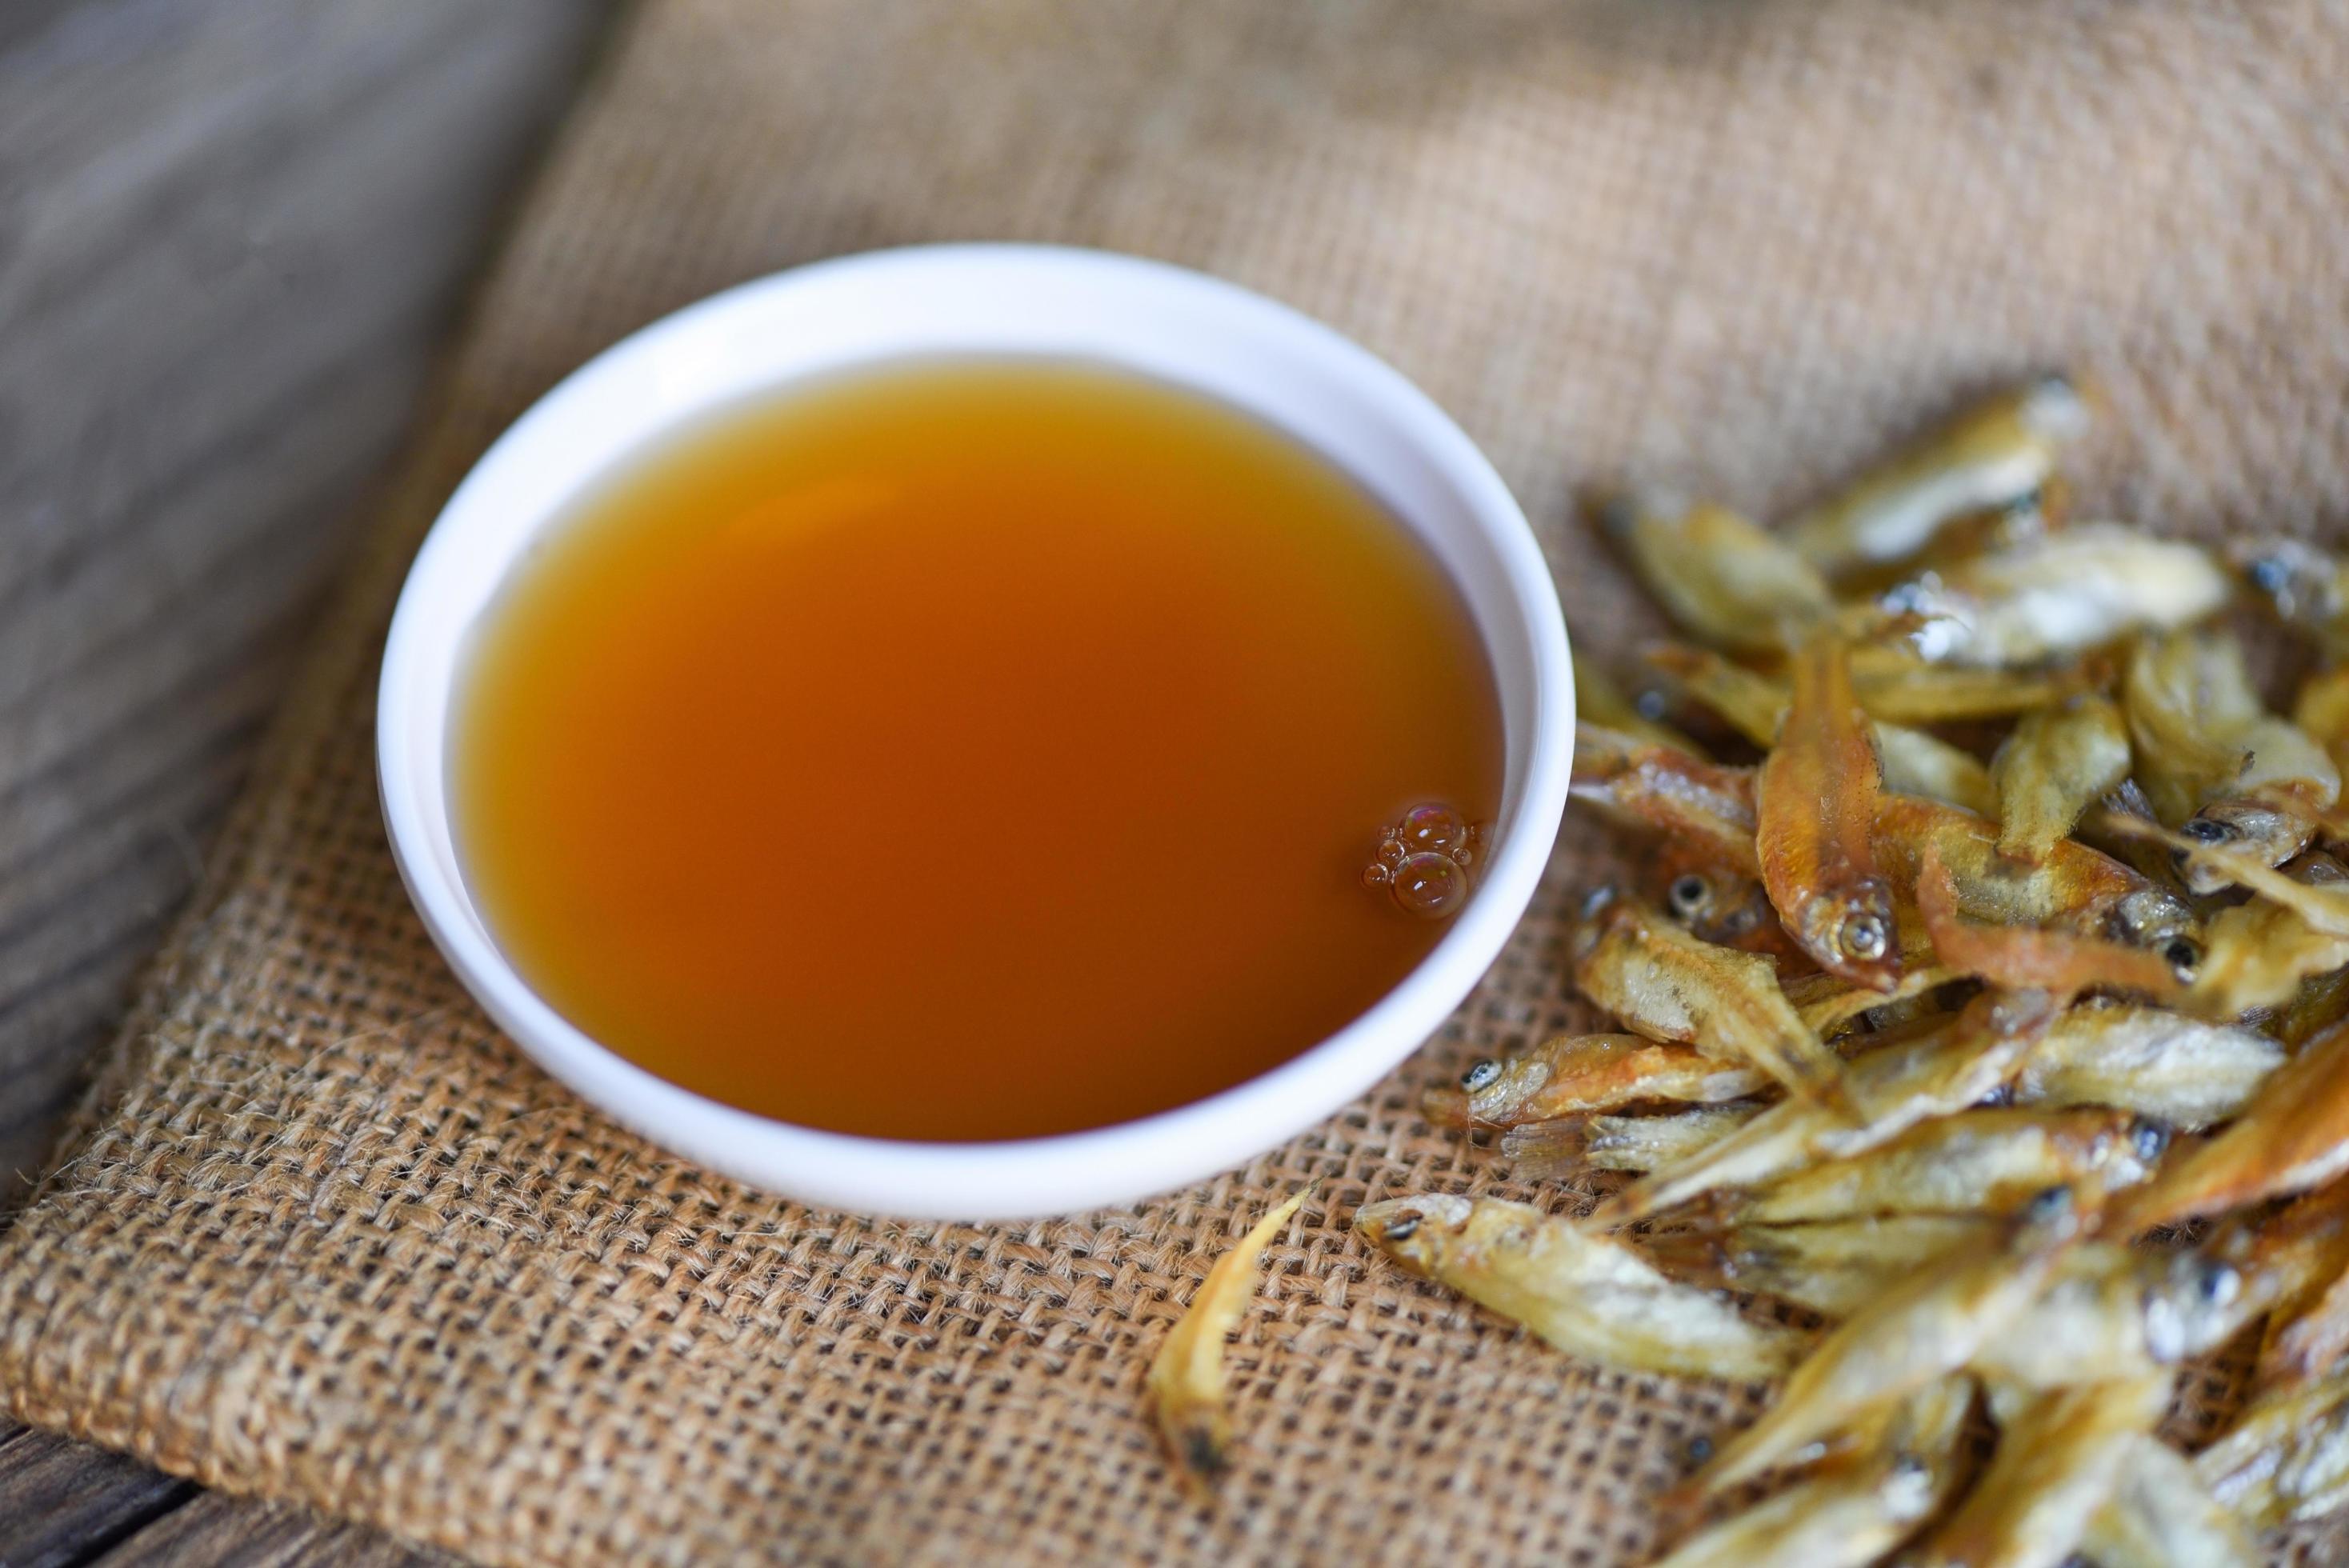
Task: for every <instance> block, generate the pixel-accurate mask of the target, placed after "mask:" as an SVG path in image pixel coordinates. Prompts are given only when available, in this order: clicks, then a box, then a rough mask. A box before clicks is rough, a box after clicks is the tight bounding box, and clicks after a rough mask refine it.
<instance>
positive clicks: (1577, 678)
mask: <svg viewBox="0 0 2349 1568" xmlns="http://www.w3.org/2000/svg"><path fill="white" fill-rule="evenodd" d="M1651 695H1652V694H1642V697H1641V698H1633V697H1630V696H1626V695H1625V694H1624V691H1623V689H1622V688H1621V687H1620V686H1617V685H1616V684H1615V683H1614V682H1613V681H1611V680H1609V679H1608V678H1607V676H1605V675H1604V674H1603V673H1602V672H1601V671H1600V670H1599V665H1597V663H1596V662H1594V661H1593V660H1590V659H1587V658H1583V659H1577V660H1575V661H1574V717H1576V718H1577V719H1578V720H1579V721H1580V722H1582V723H1584V724H1589V725H1596V726H1597V727H1599V728H1601V729H1611V730H1613V731H1614V732H1615V733H1617V734H1618V735H1628V736H1630V738H1632V739H1634V740H1640V741H1645V742H1646V743H1647V744H1648V745H1650V746H1661V747H1666V748H1670V749H1671V750H1674V751H1679V752H1682V753H1685V754H1686V755H1688V756H1690V757H1693V758H1699V759H1702V758H1703V757H1704V751H1703V748H1701V747H1699V746H1698V745H1697V743H1696V742H1695V741H1693V740H1691V739H1690V738H1688V737H1687V736H1686V735H1683V734H1682V733H1681V732H1680V731H1679V730H1677V729H1674V728H1673V727H1671V725H1669V724H1666V723H1664V722H1663V719H1662V717H1661V715H1662V711H1663V705H1662V703H1661V702H1660V701H1659V702H1655V703H1652V704H1650V703H1648V702H1646V701H1645V700H1644V698H1645V697H1646V696H1651ZM1651 707H1652V708H1653V709H1654V711H1653V712H1651V711H1650V708H1651Z"/></svg>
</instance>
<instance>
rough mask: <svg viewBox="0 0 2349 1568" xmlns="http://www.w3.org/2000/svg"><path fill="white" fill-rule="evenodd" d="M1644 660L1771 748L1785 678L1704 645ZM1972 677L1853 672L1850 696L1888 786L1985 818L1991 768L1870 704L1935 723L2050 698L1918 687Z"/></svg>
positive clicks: (1665, 649) (2010, 690)
mask: <svg viewBox="0 0 2349 1568" xmlns="http://www.w3.org/2000/svg"><path fill="white" fill-rule="evenodd" d="M1648 657H1649V659H1650V661H1651V663H1653V664H1655V665H1657V666H1658V667H1659V668H1661V669H1663V670H1665V671H1666V672H1668V673H1670V674H1671V675H1672V676H1674V677H1675V678H1677V679H1678V680H1679V681H1680V682H1681V684H1682V686H1683V687H1684V688H1685V689H1686V691H1687V692H1688V695H1689V696H1692V697H1694V698H1695V699H1696V700H1697V701H1699V702H1701V703H1702V704H1703V705H1704V706H1705V707H1709V708H1711V709H1713V711H1714V712H1715V713H1717V714H1719V715H1720V716H1721V717H1722V718H1723V719H1724V720H1726V721H1727V722H1728V724H1729V725H1730V727H1732V728H1733V729H1735V730H1737V731H1738V732H1739V733H1741V734H1743V735H1744V737H1745V738H1747V739H1748V740H1751V741H1753V742H1754V744H1755V745H1756V746H1764V747H1766V746H1771V745H1774V744H1775V743H1776V741H1777V738H1778V726H1779V723H1780V721H1781V720H1783V719H1784V718H1785V714H1786V705H1787V702H1788V700H1789V697H1788V688H1787V686H1786V684H1785V682H1784V681H1781V680H1778V679H1775V678H1774V677H1772V676H1765V675H1763V674H1761V673H1760V672H1758V671H1755V670H1752V669H1748V668H1747V667H1745V666H1744V665H1737V664H1732V663H1731V662H1730V661H1729V660H1727V659H1724V658H1723V657H1722V656H1721V655H1719V654H1715V653H1712V652H1710V651H1708V650H1706V649H1703V648H1688V647H1681V646H1677V645H1664V646H1662V647H1658V648H1651V649H1650V650H1649V651H1648ZM1974 674H1975V672H1973V671H1970V670H1969V671H1949V670H1944V669H1941V668H1940V666H1938V665H1924V664H1919V665H1915V668H1914V671H1913V672H1898V671H1887V672H1884V673H1883V676H1881V677H1879V678H1878V679H1877V680H1875V681H1873V682H1868V681H1862V680H1860V679H1858V678H1857V673H1855V677H1854V682H1853V692H1854V695H1855V696H1857V697H1858V698H1859V704H1860V707H1862V708H1863V709H1866V710H1868V712H1869V714H1870V717H1869V719H1868V734H1869V736H1870V738H1873V739H1874V740H1875V742H1876V750H1877V755H1878V758H1881V760H1882V763H1883V768H1884V787H1885V788H1886V789H1889V790H1892V791H1894V792H1895V793H1898V794H1902V795H1922V796H1925V797H1926V798H1928V799H1934V800H1946V801H1948V802H1949V803H1950V804H1951V805H1953V806H1961V807H1963V808H1965V809H1966V810H1969V811H1973V812H1977V813H1980V814H1982V815H1984V816H1988V815H1991V814H1992V813H1994V812H1995V811H1996V810H1997V808H1998V792H1997V789H1996V788H1995V787H1994V786H1993V785H1992V783H1991V776H1990V770H1989V769H1986V768H1984V767H1983V766H1982V764H1981V763H1980V762H1978V761H1976V760H1975V759H1974V757H1973V755H1972V754H1971V752H1968V751H1964V750H1961V749H1960V748H1957V747H1955V746H1952V745H1951V744H1950V743H1949V742H1948V741H1946V740H1943V739H1941V738H1939V737H1938V736H1934V735H1932V734H1930V733H1928V732H1927V731H1925V730H1922V729H1913V728H1910V727H1909V726H1907V725H1903V724H1895V723H1892V722H1889V720H1887V719H1886V718H1885V717H1883V716H1882V715H1880V714H1877V713H1876V712H1875V711H1874V710H1873V709H1872V708H1870V707H1869V703H1870V701H1871V699H1873V700H1876V701H1879V702H1882V703H1884V704H1885V705H1886V706H1887V707H1890V708H1892V709H1894V710H1896V711H1899V710H1903V709H1905V710H1907V711H1910V712H1917V711H1920V710H1925V711H1930V713H1931V714H1932V716H1933V720H1932V721H1938V720H1939V719H1940V718H1946V717H1984V709H1985V708H1987V710H1988V712H1989V713H1990V714H1992V715H1998V714H2007V713H2013V712H2015V711H2017V709H2018V708H2021V707H2032V706H2035V704H2036V703H2038V702H2040V701H2045V700H2053V696H2052V693H2040V692H2035V691H2029V690H2023V691H2018V690H2017V689H2016V687H2017V686H2018V685H2023V686H2028V685H2029V684H2030V683H2028V682H2022V683H2018V682H2017V681H2016V679H2015V678H2014V677H2013V676H2005V675H2001V676H1999V680H2000V681H2001V682H2002V689H2000V690H1999V691H1998V692H1996V693H1995V694H1994V695H1993V694H1991V693H1987V692H1983V693H1971V692H1969V693H1963V694H1961V693H1957V692H1952V691H1948V690H1938V691H1934V692H1930V693H1928V692H1925V691H1920V689H1919V688H1920V686H1925V685H1928V684H1932V685H1936V686H1940V687H1943V688H1946V687H1947V686H1949V685H1950V682H1949V677H1950V676H1952V675H1962V676H1968V677H1970V678H1971V677H1972V676H1974ZM1920 722H1926V721H1924V720H1920Z"/></svg>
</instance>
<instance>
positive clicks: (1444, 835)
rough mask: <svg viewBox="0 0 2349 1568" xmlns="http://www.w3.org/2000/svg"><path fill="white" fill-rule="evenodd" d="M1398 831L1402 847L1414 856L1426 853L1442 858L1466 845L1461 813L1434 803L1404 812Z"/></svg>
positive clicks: (1466, 838) (1466, 832)
mask: <svg viewBox="0 0 2349 1568" xmlns="http://www.w3.org/2000/svg"><path fill="white" fill-rule="evenodd" d="M1399 829H1400V831H1399V836H1400V837H1401V838H1402V841H1403V843H1404V845H1405V846H1406V847H1407V848H1409V849H1410V850H1412V851H1413V852H1414V853H1416V852H1418V851H1433V853H1436V854H1442V853H1443V852H1444V851H1446V850H1450V849H1455V848H1457V847H1459V846H1460V845H1462V844H1464V843H1466V842H1467V841H1468V824H1467V823H1466V822H1464V821H1463V820H1461V817H1460V813H1459V812H1457V811H1455V810H1453V809H1452V808H1451V807H1449V806H1446V805H1444V804H1442V803H1441V802H1436V801H1431V802H1429V803H1428V804H1426V805H1424V806H1413V808H1412V809H1411V810H1408V811H1405V812H1404V813H1403V814H1402V823H1401V824H1400V825H1399Z"/></svg>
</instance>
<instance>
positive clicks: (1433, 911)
mask: <svg viewBox="0 0 2349 1568" xmlns="http://www.w3.org/2000/svg"><path fill="white" fill-rule="evenodd" d="M1394 901H1395V903H1398V904H1400V905H1402V907H1403V908H1404V909H1406V910H1408V911H1410V912H1411V913H1413V914H1416V915H1418V916H1420V917H1421V918H1423V919H1425V920H1441V919H1442V918H1443V917H1444V916H1445V915H1447V914H1450V913H1453V912H1454V910H1457V909H1458V908H1459V907H1460V906H1461V905H1462V904H1464V903H1467V902H1468V873H1467V872H1464V871H1462V870H1461V869H1460V866H1459V863H1458V862H1457V861H1454V860H1453V859H1452V858H1451V857H1449V856H1447V855H1439V854H1416V855H1406V856H1404V857H1403V862H1402V864H1401V865H1399V866H1397V867H1396V868H1395V870H1394Z"/></svg>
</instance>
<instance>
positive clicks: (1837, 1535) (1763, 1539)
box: [1656, 1377, 1973, 1568]
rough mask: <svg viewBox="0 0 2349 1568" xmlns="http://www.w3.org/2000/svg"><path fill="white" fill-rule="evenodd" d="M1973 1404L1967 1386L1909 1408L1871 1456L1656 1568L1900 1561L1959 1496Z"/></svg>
mask: <svg viewBox="0 0 2349 1568" xmlns="http://www.w3.org/2000/svg"><path fill="white" fill-rule="evenodd" d="M1972 1403H1973V1385H1972V1384H1971V1382H1970V1381H1969V1380H1968V1379H1966V1378H1963V1377H1951V1378H1945V1379H1943V1380H1942V1381H1940V1382H1939V1383H1935V1384H1931V1385H1929V1386H1928V1387H1925V1388H1923V1389H1921V1390H1920V1391H1919V1392H1918V1393H1916V1394H1914V1395H1912V1396H1910V1397H1909V1399H1908V1400H1907V1401H1906V1402H1905V1403H1904V1404H1903V1405H1902V1406H1901V1408H1900V1409H1899V1413H1898V1414H1897V1415H1896V1416H1895V1417H1894V1418H1892V1419H1891V1420H1889V1421H1888V1422H1887V1423H1886V1424H1885V1430H1884V1433H1883V1435H1882V1437H1881V1438H1880V1439H1878V1440H1877V1442H1876V1443H1874V1444H1873V1445H1872V1446H1871V1447H1870V1448H1869V1449H1868V1451H1867V1452H1865V1453H1862V1454H1858V1455H1855V1456H1853V1457H1851V1458H1849V1459H1847V1460H1844V1461H1842V1462H1839V1463H1836V1464H1832V1465H1827V1466H1823V1467H1822V1468H1821V1469H1819V1470H1816V1471H1815V1472H1814V1473H1812V1474H1810V1475H1807V1476H1805V1477H1804V1478H1803V1479H1802V1480H1798V1481H1796V1482H1795V1484H1794V1485H1792V1486H1790V1487H1788V1488H1787V1489H1786V1490H1785V1491H1782V1492H1780V1493H1778V1495H1776V1496H1775V1497H1772V1498H1769V1499H1766V1500H1765V1501H1762V1502H1758V1503H1756V1504H1754V1506H1753V1507H1752V1508H1749V1509H1747V1510H1745V1511H1744V1512H1743V1513H1739V1514H1736V1515H1734V1516H1733V1517H1732V1518H1729V1519H1726V1520H1723V1521H1722V1522H1720V1523H1718V1524H1716V1525H1714V1526H1713V1527H1712V1528H1711V1529H1709V1530H1705V1531H1703V1532H1700V1533H1698V1534H1696V1535H1694V1536H1692V1537H1691V1538H1689V1539H1688V1540H1687V1541H1685V1542H1682V1544H1681V1545H1680V1547H1679V1549H1678V1550H1676V1551H1674V1552H1673V1553H1671V1555H1670V1556H1668V1557H1666V1558H1665V1559H1664V1560H1663V1561H1662V1562H1661V1563H1658V1564H1657V1565H1656V1568H1863V1565H1864V1564H1867V1563H1873V1562H1875V1561H1877V1560H1878V1558H1880V1557H1882V1556H1883V1555H1884V1554H1885V1553H1889V1552H1891V1551H1893V1550H1894V1549H1896V1548H1897V1547H1899V1544H1900V1543H1901V1542H1903V1541H1906V1540H1907V1539H1908V1538H1909V1535H1910V1534H1912V1533H1914V1532H1915V1531H1916V1530H1917V1529H1918V1527H1919V1526H1920V1525H1922V1524H1923V1523H1924V1522H1925V1521H1926V1520H1927V1519H1928V1518H1930V1516H1931V1515H1932V1514H1933V1513H1934V1512H1935V1511H1937V1510H1939V1508H1940V1506H1941V1504H1942V1503H1943V1502H1944V1501H1947V1499H1948V1497H1949V1495H1950V1493H1951V1491H1953V1490H1955V1487H1956V1484H1957V1481H1958V1479H1959V1477H1960V1476H1961V1473H1962V1470H1963V1467H1962V1464H1961V1460H1960V1456H1959V1454H1958V1451H1957V1449H1958V1438H1959V1435H1960V1434H1961V1432H1962V1431H1963V1430H1964V1429H1965V1422H1966V1417H1967V1415H1968V1413H1969V1412H1970V1410H1971V1407H1972Z"/></svg>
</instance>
